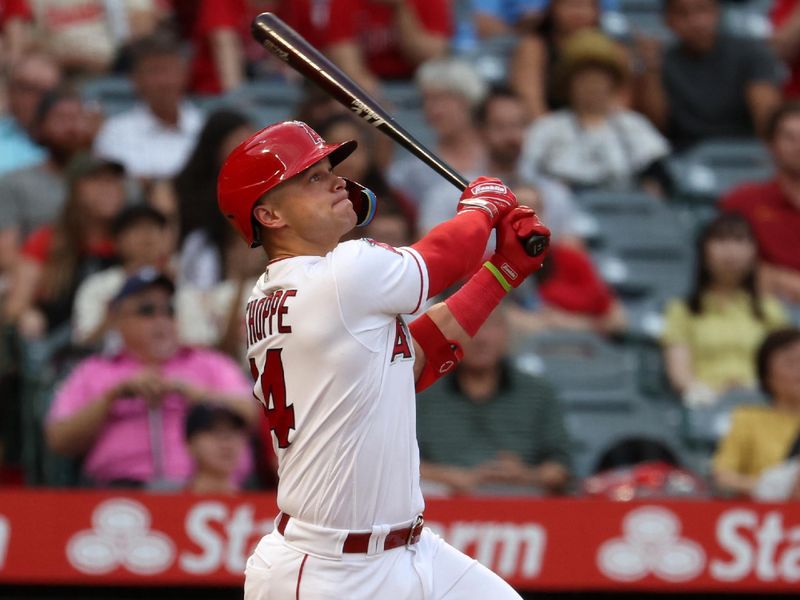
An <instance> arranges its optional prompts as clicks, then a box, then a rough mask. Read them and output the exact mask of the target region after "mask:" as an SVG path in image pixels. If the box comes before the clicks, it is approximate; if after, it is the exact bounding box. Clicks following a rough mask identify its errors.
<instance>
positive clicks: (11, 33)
mask: <svg viewBox="0 0 800 600" xmlns="http://www.w3.org/2000/svg"><path fill="white" fill-rule="evenodd" d="M27 9H28V7H27V4H26V0H2V1H0V44H2V49H3V53H2V54H0V69H4V70H5V69H8V68H10V67H11V66H12V65H15V64H16V63H17V61H19V59H20V58H22V56H23V55H24V54H25V53H26V51H27V50H28V48H27V46H28V32H27V14H28V10H27Z"/></svg>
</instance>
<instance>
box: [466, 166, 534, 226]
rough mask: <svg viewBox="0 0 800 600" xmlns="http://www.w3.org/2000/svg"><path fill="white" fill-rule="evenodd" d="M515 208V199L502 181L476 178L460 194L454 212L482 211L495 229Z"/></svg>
mask: <svg viewBox="0 0 800 600" xmlns="http://www.w3.org/2000/svg"><path fill="white" fill-rule="evenodd" d="M517 206H519V203H518V202H517V197H516V196H515V195H514V192H512V191H511V190H510V189H509V188H508V186H506V185H505V184H504V183H503V182H502V181H500V180H499V179H496V178H494V177H478V178H477V179H476V180H475V181H473V182H471V183H470V184H469V185H468V186H467V189H465V190H464V193H463V194H461V198H460V199H459V201H458V208H456V212H464V211H466V210H480V211H483V212H484V213H486V215H487V216H488V217H489V219H490V221H491V223H492V227H495V226H496V225H497V223H498V222H499V221H500V220H501V219H502V218H503V217H504V216H505V215H507V214H508V213H509V211H511V210H512V209H514V208H516V207H517Z"/></svg>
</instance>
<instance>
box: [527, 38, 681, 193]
mask: <svg viewBox="0 0 800 600" xmlns="http://www.w3.org/2000/svg"><path fill="white" fill-rule="evenodd" d="M556 73H557V75H558V80H557V81H558V85H559V87H560V89H562V90H564V95H565V97H566V98H567V99H568V107H567V108H565V109H562V110H559V111H557V112H554V113H551V114H548V115H545V116H543V117H541V118H539V119H537V120H536V121H535V122H534V123H533V124H532V125H531V127H530V129H529V130H528V132H527V134H526V137H525V144H524V146H523V150H522V158H521V159H520V163H519V168H520V172H521V173H522V175H523V177H524V178H526V179H528V180H534V179H535V178H537V177H538V176H540V175H546V176H548V177H551V178H554V179H558V180H560V181H562V182H564V183H566V184H567V185H569V186H571V187H572V188H574V189H587V188H604V189H631V188H636V187H638V186H640V185H641V186H644V187H647V188H648V189H650V190H651V191H657V190H660V189H661V187H662V185H663V182H664V181H665V180H666V170H665V169H664V166H663V159H664V158H665V157H666V156H667V154H668V153H669V145H668V144H667V142H666V140H665V139H664V138H663V137H662V136H661V134H659V133H658V131H656V130H655V128H654V127H653V126H652V125H651V124H650V123H649V122H648V121H647V119H645V118H644V117H642V116H641V115H640V114H638V113H635V112H633V111H631V110H627V109H623V108H620V90H621V88H622V86H623V85H624V82H625V81H626V80H627V78H628V71H627V67H626V64H625V62H624V61H623V60H622V57H621V56H620V54H619V50H618V48H617V45H616V44H615V43H614V42H613V41H611V40H610V39H609V38H607V37H605V36H604V35H603V34H601V33H599V32H597V31H594V30H588V29H587V30H584V31H581V32H579V33H576V34H575V35H574V36H572V37H570V38H569V39H568V40H567V41H566V42H564V43H563V45H562V47H561V56H560V59H559V63H558V65H557V67H556Z"/></svg>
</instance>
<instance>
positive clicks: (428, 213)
mask: <svg viewBox="0 0 800 600" xmlns="http://www.w3.org/2000/svg"><path fill="white" fill-rule="evenodd" d="M416 78H417V85H418V86H419V88H420V90H421V91H422V98H423V110H424V111H425V120H426V121H427V123H428V125H430V127H431V129H432V130H433V132H434V135H435V136H436V142H435V144H434V150H435V152H436V154H438V155H439V156H440V157H441V158H442V159H443V160H444V161H445V162H447V163H448V164H450V165H451V166H452V167H453V168H455V169H456V170H457V171H459V172H460V173H462V174H464V176H465V177H467V179H470V180H471V179H474V178H475V177H477V176H478V175H479V174H480V169H481V168H482V167H483V165H484V164H485V162H486V155H485V152H484V148H483V144H482V142H481V139H480V136H479V135H478V131H477V129H476V128H475V124H474V121H473V111H474V110H475V108H476V107H477V106H478V104H480V102H481V101H482V100H483V98H484V97H485V95H486V92H487V90H486V84H485V83H484V82H483V80H482V79H481V78H480V76H479V75H478V74H477V73H476V72H475V70H474V69H473V68H472V66H471V65H470V64H469V63H466V62H464V61H462V60H459V59H455V58H446V59H441V60H435V61H431V62H428V63H426V64H425V65H423V66H422V67H421V68H420V69H419V71H418V72H417V76H416ZM389 183H391V184H392V186H393V187H395V188H397V189H398V190H400V191H401V192H402V193H403V194H404V195H405V196H406V197H407V198H409V199H410V200H411V201H413V202H414V204H415V205H416V206H417V207H418V209H419V216H420V223H419V225H420V229H421V231H422V232H425V231H427V230H428V229H430V228H431V227H433V226H434V225H436V224H437V223H438V222H439V220H440V214H441V211H442V205H443V204H446V207H447V208H446V210H448V212H447V214H448V215H451V214H453V211H454V208H453V198H454V196H453V194H454V192H455V190H454V189H452V184H450V183H447V182H443V181H442V180H441V176H440V175H438V174H437V173H436V172H434V171H433V170H432V169H431V168H430V167H428V166H427V165H426V164H424V163H423V162H421V161H420V160H419V159H418V158H412V157H409V158H407V159H403V160H401V161H398V162H397V163H395V164H394V165H393V166H392V168H391V170H390V171H389Z"/></svg>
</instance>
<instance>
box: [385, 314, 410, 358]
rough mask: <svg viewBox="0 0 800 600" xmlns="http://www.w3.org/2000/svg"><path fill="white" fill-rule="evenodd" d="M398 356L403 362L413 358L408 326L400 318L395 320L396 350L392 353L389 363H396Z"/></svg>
mask: <svg viewBox="0 0 800 600" xmlns="http://www.w3.org/2000/svg"><path fill="white" fill-rule="evenodd" d="M398 356H399V357H401V360H405V359H407V358H411V345H410V344H409V343H408V333H406V325H405V323H403V319H401V318H400V317H397V319H396V320H395V328H394V350H393V351H392V359H391V360H390V361H389V362H394V359H395V358H397V357H398Z"/></svg>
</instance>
